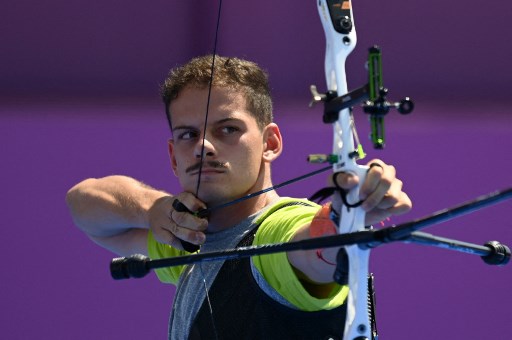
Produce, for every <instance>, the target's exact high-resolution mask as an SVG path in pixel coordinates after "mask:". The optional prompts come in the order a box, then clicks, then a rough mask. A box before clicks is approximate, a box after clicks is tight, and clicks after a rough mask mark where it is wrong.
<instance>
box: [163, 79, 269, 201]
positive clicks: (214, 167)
mask: <svg viewBox="0 0 512 340" xmlns="http://www.w3.org/2000/svg"><path fill="white" fill-rule="evenodd" d="M207 97H208V89H196V88H191V87H188V88H185V89H184V90H182V91H181V92H180V93H179V95H178V98H176V99H175V100H174V101H173V102H172V103H171V105H170V112H171V118H172V126H173V131H172V133H173V139H172V140H171V141H170V144H169V146H170V155H171V162H172V167H173V170H174V173H175V174H176V176H178V178H179V181H180V184H181V186H182V187H183V189H184V190H185V191H188V192H191V193H194V194H195V193H196V187H197V182H198V179H199V163H200V160H201V152H203V154H204V157H203V167H202V170H201V176H200V184H199V194H198V197H199V199H200V200H202V201H203V202H205V203H206V204H208V205H212V204H220V203H224V202H227V201H230V200H232V199H234V198H238V197H241V196H243V195H246V194H248V193H251V192H252V191H253V190H254V189H255V187H256V186H257V185H258V183H259V182H261V181H259V179H261V178H260V175H261V172H262V168H263V159H262V155H263V152H264V148H265V143H264V137H263V132H262V131H261V129H260V128H259V127H258V125H257V123H256V119H255V118H254V117H253V116H252V115H251V114H250V113H249V112H248V111H247V108H246V100H245V98H244V97H243V95H241V94H240V93H237V92H234V91H232V90H228V89H225V88H218V87H213V88H212V91H211V98H210V105H209V110H208V122H207V125H206V136H205V139H204V150H203V151H202V144H203V132H204V129H205V127H204V124H205V115H206V106H207ZM257 189H258V188H256V190H257Z"/></svg>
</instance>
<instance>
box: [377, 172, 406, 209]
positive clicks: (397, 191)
mask: <svg viewBox="0 0 512 340" xmlns="http://www.w3.org/2000/svg"><path fill="white" fill-rule="evenodd" d="M402 186H403V183H402V181H401V180H399V179H397V178H395V180H394V181H393V183H391V187H390V188H389V190H388V192H387V193H386V194H385V195H384V197H383V198H382V200H381V201H380V202H379V203H378V204H377V206H376V208H377V209H382V210H386V209H390V208H392V207H394V206H395V204H397V203H398V202H399V201H400V198H401V197H402Z"/></svg>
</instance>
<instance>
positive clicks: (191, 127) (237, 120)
mask: <svg viewBox="0 0 512 340" xmlns="http://www.w3.org/2000/svg"><path fill="white" fill-rule="evenodd" d="M232 121H234V122H240V123H244V121H243V120H242V119H239V118H233V117H228V118H223V119H220V120H218V121H215V122H213V125H221V124H224V123H227V122H232ZM200 128H201V129H202V128H203V126H201V127H200ZM176 130H199V128H197V127H196V126H192V125H178V126H175V127H174V128H173V129H172V131H176Z"/></svg>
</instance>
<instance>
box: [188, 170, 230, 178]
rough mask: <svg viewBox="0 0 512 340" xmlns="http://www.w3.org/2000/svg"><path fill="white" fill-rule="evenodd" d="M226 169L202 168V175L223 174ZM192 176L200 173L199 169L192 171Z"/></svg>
mask: <svg viewBox="0 0 512 340" xmlns="http://www.w3.org/2000/svg"><path fill="white" fill-rule="evenodd" d="M224 172H225V170H221V169H215V168H203V169H201V175H212V174H213V175H214V174H222V173H224ZM190 175H191V176H196V175H199V170H197V171H192V172H191V173H190Z"/></svg>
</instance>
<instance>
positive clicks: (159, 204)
mask: <svg viewBox="0 0 512 340" xmlns="http://www.w3.org/2000/svg"><path fill="white" fill-rule="evenodd" d="M175 199H178V200H179V201H180V202H181V203H182V204H183V205H185V206H186V207H187V208H188V209H189V210H190V211H198V210H201V209H204V208H206V206H205V205H204V203H203V202H201V201H199V200H198V199H197V198H196V197H195V196H194V195H192V194H191V193H188V192H182V193H181V194H179V195H177V196H174V197H173V196H164V197H161V198H159V199H158V200H156V201H155V202H154V203H153V206H152V207H151V208H150V209H149V210H148V220H149V228H150V229H151V231H152V232H153V235H154V237H155V240H157V241H158V242H160V243H165V244H169V245H171V246H172V247H174V248H177V249H180V250H183V246H182V244H181V242H180V240H183V241H186V242H189V243H192V244H196V245H201V244H203V243H204V241H205V239H206V236H205V234H204V231H205V230H206V228H207V227H208V221H207V220H206V219H204V218H199V217H197V216H194V215H193V214H191V213H189V212H179V211H176V210H175V209H174V208H173V206H172V204H173V202H174V200H175Z"/></svg>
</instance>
